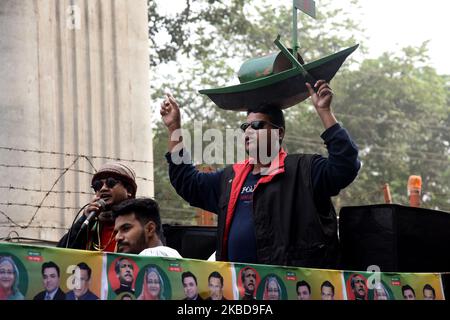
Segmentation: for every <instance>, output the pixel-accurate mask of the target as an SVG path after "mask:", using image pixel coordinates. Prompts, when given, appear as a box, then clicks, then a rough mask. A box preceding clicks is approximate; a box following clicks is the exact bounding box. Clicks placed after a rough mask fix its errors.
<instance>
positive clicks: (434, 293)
mask: <svg viewBox="0 0 450 320" xmlns="http://www.w3.org/2000/svg"><path fill="white" fill-rule="evenodd" d="M425 290H430V291H431V292H433V297H436V292H435V291H434V288H433V287H432V286H431V285H430V284H428V283H427V284H426V285H424V286H423V290H422V291H423V292H424V291H425ZM413 292H414V291H413Z"/></svg>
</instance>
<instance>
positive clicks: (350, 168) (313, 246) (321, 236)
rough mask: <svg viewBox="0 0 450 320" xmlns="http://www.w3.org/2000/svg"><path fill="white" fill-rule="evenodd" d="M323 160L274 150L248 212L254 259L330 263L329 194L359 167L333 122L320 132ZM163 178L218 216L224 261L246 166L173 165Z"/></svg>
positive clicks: (333, 254)
mask: <svg viewBox="0 0 450 320" xmlns="http://www.w3.org/2000/svg"><path fill="white" fill-rule="evenodd" d="M322 138H323V140H324V142H325V144H326V145H327V149H328V154H329V156H328V158H325V157H322V156H320V155H286V154H285V153H284V152H283V151H282V152H281V153H280V166H279V168H278V169H277V170H276V171H274V172H273V173H272V174H271V175H269V176H264V177H262V178H261V179H260V181H258V185H257V187H256V188H255V191H254V193H253V216H254V221H255V233H256V239H257V258H258V263H266V264H278V265H293V266H303V267H322V268H333V267H336V262H337V261H336V260H337V250H338V243H337V219H336V213H335V211H334V208H333V205H332V203H331V199H330V197H332V196H336V195H337V194H338V193H339V191H340V190H341V189H343V188H345V187H346V186H347V185H349V184H350V183H351V182H352V181H353V180H354V179H355V177H356V176H357V173H358V170H359V168H360V162H359V160H358V149H357V147H356V145H355V144H354V143H353V142H352V140H351V138H350V136H349V135H348V133H347V131H346V130H345V129H344V128H342V127H341V126H340V125H339V124H335V125H334V126H332V127H331V128H329V129H328V130H326V131H325V132H324V133H323V134H322ZM166 158H167V160H168V162H169V176H170V180H171V183H172V185H173V186H174V188H175V189H176V191H177V193H178V194H179V195H180V196H182V197H183V199H185V200H186V201H188V202H189V203H190V204H191V205H192V206H195V207H199V208H202V209H204V210H207V211H211V212H215V213H217V214H218V215H219V217H218V247H217V257H216V258H217V260H225V261H226V260H227V239H228V231H229V227H230V225H231V221H232V218H233V213H234V208H235V205H236V200H237V195H238V194H239V192H240V188H241V187H242V184H243V182H244V181H245V177H246V175H247V174H248V173H249V172H250V171H251V169H252V166H251V165H250V164H248V162H246V163H244V164H235V165H233V166H229V167H227V168H225V169H224V170H219V171H217V172H213V173H201V172H199V171H198V170H197V169H195V167H193V166H192V165H191V164H174V163H173V161H172V159H171V156H170V153H168V154H167V155H166Z"/></svg>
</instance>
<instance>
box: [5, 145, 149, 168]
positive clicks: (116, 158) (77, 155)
mask: <svg viewBox="0 0 450 320" xmlns="http://www.w3.org/2000/svg"><path fill="white" fill-rule="evenodd" d="M0 150H7V151H17V152H30V153H38V154H49V155H61V156H66V157H83V158H86V159H89V158H90V159H105V160H115V161H126V162H139V163H149V164H152V163H153V161H150V160H135V159H124V158H119V157H107V156H95V155H86V154H75V153H69V152H57V151H44V150H33V149H21V148H13V147H5V146H0ZM88 161H89V160H88Z"/></svg>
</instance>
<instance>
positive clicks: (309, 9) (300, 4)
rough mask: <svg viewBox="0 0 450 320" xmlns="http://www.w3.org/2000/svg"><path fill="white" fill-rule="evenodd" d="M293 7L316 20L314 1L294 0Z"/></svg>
mask: <svg viewBox="0 0 450 320" xmlns="http://www.w3.org/2000/svg"><path fill="white" fill-rule="evenodd" d="M294 6H295V7H296V8H297V9H298V10H300V11H303V12H304V13H306V14H307V15H308V16H310V17H312V18H314V19H315V18H316V2H315V1H314V0H294Z"/></svg>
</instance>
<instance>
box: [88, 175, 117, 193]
mask: <svg viewBox="0 0 450 320" xmlns="http://www.w3.org/2000/svg"><path fill="white" fill-rule="evenodd" d="M119 182H120V180H117V179H114V178H111V177H109V178H107V179H101V180H94V181H93V182H92V189H94V191H95V192H99V191H100V189H101V188H102V187H103V185H104V184H106V186H107V187H108V188H109V189H112V188H114V186H115V185H116V184H118V183H119Z"/></svg>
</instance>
